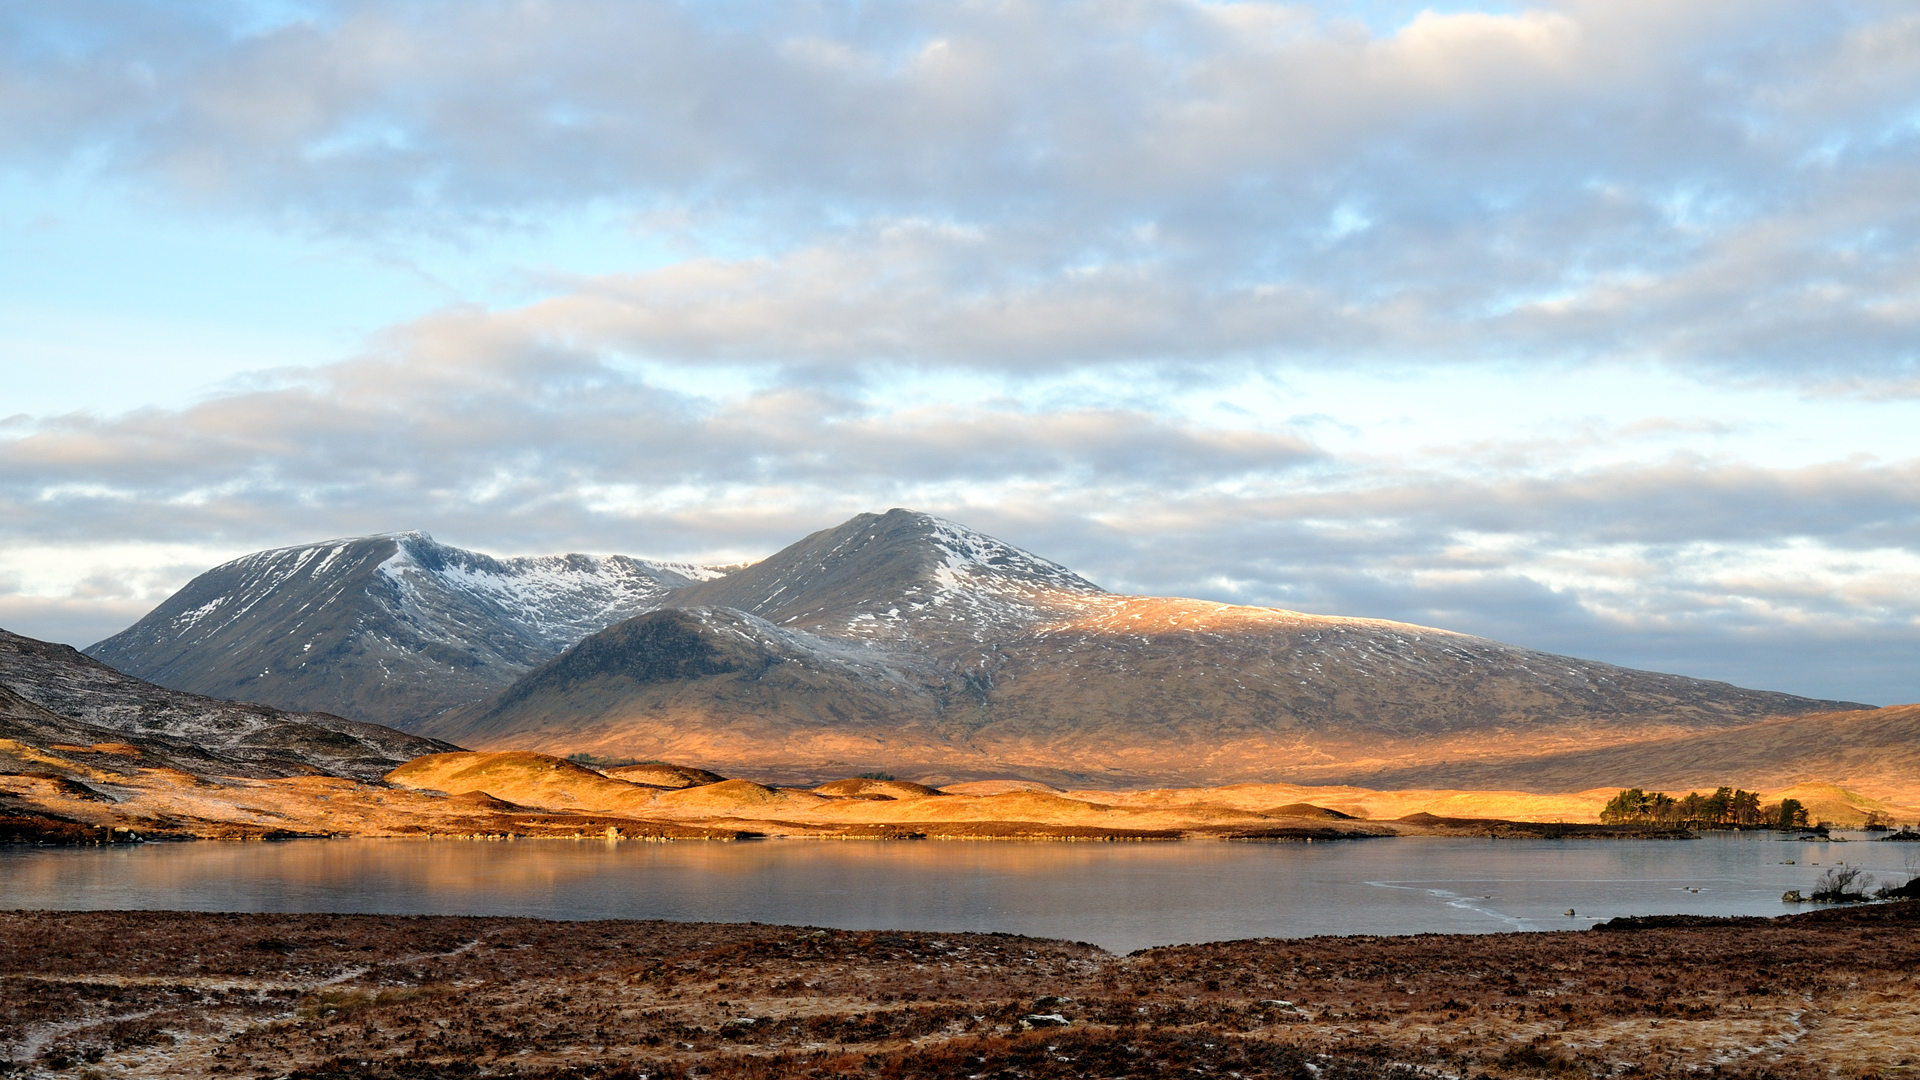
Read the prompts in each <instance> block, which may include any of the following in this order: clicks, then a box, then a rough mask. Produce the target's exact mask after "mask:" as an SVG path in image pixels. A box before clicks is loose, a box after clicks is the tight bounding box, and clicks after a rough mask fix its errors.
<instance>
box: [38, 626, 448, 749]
mask: <svg viewBox="0 0 1920 1080" xmlns="http://www.w3.org/2000/svg"><path fill="white" fill-rule="evenodd" d="M453 748H454V747H452V745H451V744H449V743H444V742H439V741H436V740H433V739H425V738H421V737H419V736H417V735H408V734H406V733H404V732H400V731H395V730H393V729H392V728H386V727H380V726H379V725H376V724H363V723H358V722H355V721H352V720H347V719H343V718H341V717H338V716H332V715H329V714H326V713H315V712H282V711H280V710H278V709H273V708H269V707H267V706H264V705H248V704H241V703H238V702H233V701H220V700H216V699H213V698H207V697H202V696H200V695H198V694H189V693H183V692H180V691H177V690H168V689H165V688H162V687H159V686H155V685H153V684H152V683H149V682H145V681H143V680H140V679H136V678H133V677H132V676H130V675H125V674H122V673H121V672H118V671H115V670H114V669H112V668H110V667H108V666H107V665H105V664H102V663H100V662H99V661H97V660H94V659H91V658H90V657H87V656H85V655H83V654H81V653H79V652H77V651H75V650H74V649H72V648H70V647H68V646H66V645H55V644H52V643H50V642H45V641H36V640H35V639H33V638H28V637H22V636H20V635H18V634H12V633H8V632H7V631H5V630H0V772H11V773H34V772H36V771H41V770H45V769H47V768H48V766H49V764H50V763H56V762H57V760H74V759H76V756H78V757H80V758H84V759H86V760H89V761H91V762H93V763H94V764H95V765H96V766H98V767H99V768H100V769H104V770H106V771H107V772H108V773H111V772H112V771H113V770H115V769H122V770H124V769H130V768H141V769H174V770H178V771H179V772H181V773H185V774H189V775H190V776H193V777H203V778H204V777H215V776H238V777H276V776H304V775H312V774H316V773H325V774H328V775H332V776H345V777H353V778H356V779H361V780H371V779H375V778H378V777H379V776H381V775H383V774H384V773H386V772H387V771H388V770H390V769H392V768H394V767H395V766H396V765H399V764H400V763H402V762H405V761H408V760H411V759H413V758H416V757H419V756H420V755H422V754H435V753H442V752H445V751H447V750H449V749H453Z"/></svg>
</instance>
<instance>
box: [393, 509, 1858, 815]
mask: <svg viewBox="0 0 1920 1080" xmlns="http://www.w3.org/2000/svg"><path fill="white" fill-rule="evenodd" d="M661 605H662V609H661V610H660V611H656V612H650V613H646V614H643V615H640V616H636V617H635V618H634V619H632V620H629V621H628V622H627V623H623V624H617V625H616V626H615V627H612V628H609V629H608V630H606V631H602V632H600V633H599V634H596V635H593V636H590V637H589V638H587V639H585V640H583V641H582V642H581V643H580V645H578V646H576V647H575V648H574V650H572V651H571V652H570V653H569V654H563V655H562V656H561V657H559V658H557V659H555V660H553V661H550V662H548V663H547V664H545V665H543V666H541V667H539V668H536V669H534V670H533V671H530V672H528V673H527V674H526V675H525V676H523V677H522V679H521V680H520V681H519V682H517V683H516V684H515V685H514V686H513V687H511V688H509V689H508V690H507V691H504V692H503V693H502V695H500V696H499V697H497V698H496V699H494V700H493V701H492V702H489V703H487V704H486V705H483V706H478V707H474V708H470V709H465V710H454V711H451V712H449V713H448V714H445V715H444V716H443V717H441V718H438V719H436V720H435V721H433V722H430V723H429V724H427V725H425V726H424V727H423V728H422V730H425V731H431V732H433V733H435V734H437V735H440V736H441V737H445V738H448V739H452V740H454V741H460V742H463V743H465V744H468V745H475V746H477V747H481V748H485V747H490V746H498V747H506V746H508V745H514V746H523V747H527V748H531V749H540V750H546V751H550V752H555V753H566V752H576V751H587V752H593V753H597V754H605V755H609V756H639V757H671V758H673V759H674V760H682V761H686V762H689V763H693V764H699V765H701V766H703V767H708V768H713V769H715V770H716V771H720V772H727V771H729V770H732V771H733V772H734V773H736V774H737V773H738V772H740V771H754V770H758V772H757V773H756V774H757V775H769V772H768V771H769V770H773V771H774V772H775V773H779V771H780V770H787V771H788V772H791V773H792V775H795V776H806V775H813V774H817V773H819V772H820V771H821V770H825V769H828V768H830V767H832V766H835V765H838V766H846V765H848V764H854V765H862V764H865V765H872V766H876V767H881V768H888V769H894V768H896V767H897V768H900V769H907V770H909V771H921V772H927V773H932V774H938V775H941V776H952V777H956V778H961V777H967V778H971V777H982V778H985V777H1000V776H1034V777H1039V776H1046V777H1048V778H1051V779H1060V778H1068V779H1072V780H1078V781H1094V780H1101V781H1116V782H1118V780H1119V779H1121V778H1134V779H1138V780H1139V781H1141V782H1156V783H1157V782H1173V781H1180V782H1188V783H1196V784H1200V783H1219V782H1230V781H1243V780H1244V781H1253V780H1270V781H1282V780H1284V781H1297V782H1325V781H1327V780H1330V779H1336V778H1339V777H1341V776H1343V775H1346V774H1350V773H1353V772H1358V771H1367V770H1372V771H1379V770H1385V769H1391V768H1395V767H1412V766H1414V765H1417V764H1420V763H1421V761H1422V760H1423V759H1427V758H1430V757H1431V756H1433V755H1440V756H1441V757H1443V758H1444V757H1452V758H1460V757H1468V758H1475V757H1484V756H1487V755H1489V754H1491V753H1493V752H1494V751H1495V750H1496V749H1497V748H1498V744H1500V743H1502V742H1513V743H1519V742H1524V743H1528V744H1530V745H1532V746H1533V747H1534V748H1535V749H1537V750H1541V751H1573V750H1578V749H1581V748H1590V747H1594V746H1598V745H1604V744H1607V743H1610V742H1620V741H1625V740H1628V739H1646V738H1659V737H1668V736H1677V735H1683V734H1690V733H1698V732H1702V731H1713V730H1723V729H1731V728H1735V727H1740V726H1743V725H1745V724H1750V723H1753V722H1755V721H1757V720H1762V719H1766V718H1770V717H1774V716H1785V715H1798V714H1801V713H1808V712H1815V711H1822V710H1834V709H1845V708H1858V707H1861V706H1859V705H1857V703H1851V702H1826V701H1818V700H1813V699H1807V698H1799V697H1796V696H1793V695H1786V694H1778V693H1772V692H1768V691H1755V690H1748V689H1745V688H1741V687H1735V686H1731V685H1730V684H1726V683H1718V682H1712V681H1707V680H1698V679H1689V678H1686V677H1683V676H1677V675H1668V674H1663V673H1658V672H1645V671H1637V670H1635V669H1630V668H1622V667H1619V666H1616V665H1611V664H1604V663H1600V662H1597V661H1588V660H1579V659H1575V658H1570V657H1562V656H1556V655H1553V654H1549V653H1543V652H1538V651H1535V650H1529V649H1524V648H1522V647H1519V646H1514V645H1507V644H1504V643H1500V642H1494V641H1489V640H1487V639H1483V638H1476V637H1472V636H1470V635H1465V634H1459V633H1456V632H1453V631H1447V630H1440V629H1436V628H1432V627H1421V626H1414V625H1411V624H1405V623H1395V622H1389V621H1385V620H1373V619H1353V618H1345V617H1340V616H1321V615H1309V614H1303V613H1299V612H1290V611H1285V610H1281V609H1272V608H1250V607H1241V606H1235V605H1227V604H1218V603H1211V602H1205V601H1196V600H1184V599H1178V598H1162V597H1129V596H1122V595H1118V594H1114V593H1109V592H1106V591H1104V590H1102V589H1100V588H1098V587H1097V586H1095V585H1093V584H1092V583H1091V582H1089V581H1087V580H1086V579H1085V578H1082V577H1080V576H1079V575H1077V574H1074V573H1073V572H1072V571H1070V570H1067V569H1066V568H1065V567H1062V566H1059V564H1056V563H1052V562H1049V561H1047V560H1045V559H1041V558H1039V557H1037V556H1032V555H1029V554H1027V553H1025V552H1020V551H1018V549H1014V548H1011V547H1010V546H1009V545H1005V544H1003V543H1001V542H1000V541H996V540H993V539H992V538H990V537H982V536H980V534H976V533H972V532H971V530H966V529H965V528H964V527H962V526H958V525H955V524H954V523H952V522H946V521H943V520H942V519H939V518H935V517H932V516H931V515H926V514H920V513H916V512H913V511H907V510H897V509H896V510H893V511H890V512H888V513H887V514H883V515H875V514H864V515H860V516H858V517H855V518H853V519H851V520H849V521H847V522H845V523H843V524H842V525H840V526H836V527H834V528H832V529H826V530H821V531H819V532H816V533H813V534H810V535H809V536H807V537H805V538H803V539H802V540H800V541H798V542H796V543H795V544H793V545H790V546H789V547H788V548H786V549H783V550H782V551H781V552H778V553H776V554H774V555H772V556H769V557H768V558H767V559H765V560H762V561H761V562H759V563H756V564H754V565H753V566H751V567H748V568H746V569H745V570H743V571H740V572H738V573H736V574H733V575H729V576H728V577H727V578H725V579H721V580H718V581H713V582H708V583H703V584H700V585H695V586H690V587H687V588H683V589H679V590H675V591H674V592H671V593H669V594H667V595H666V596H665V597H664V598H663V599H662V601H661ZM668 611H674V612H678V613H679V614H678V615H674V616H669V615H667V614H666V612H668ZM669 622H671V624H672V627H673V635H672V636H674V637H675V640H676V641H677V642H678V644H677V645H676V646H675V647H676V648H679V649H681V650H682V651H683V652H686V651H691V652H695V653H701V654H703V655H706V654H707V653H708V652H710V653H711V654H712V655H721V654H726V655H728V656H730V657H732V658H733V659H731V660H729V661H728V663H729V664H730V665H731V666H729V667H728V669H727V670H725V671H721V670H717V669H716V670H704V671H689V672H686V673H684V674H683V675H681V676H679V677H674V678H667V679H661V678H654V677H646V678H635V677H633V675H632V673H631V672H628V671H624V670H622V669H621V664H622V663H626V664H629V665H631V666H632V667H633V668H634V669H635V670H639V669H650V668H652V667H656V666H658V665H659V664H660V663H661V662H663V659H664V658H663V656H662V655H660V654H659V649H660V648H661V641H662V640H663V639H662V637H661V634H662V633H664V628H665V627H667V626H668V624H669ZM754 626H758V627H759V628H760V629H759V630H758V631H756V632H757V634H758V637H757V644H756V645H755V648H756V649H758V650H759V651H758V652H755V653H754V654H753V656H752V658H751V659H750V660H749V659H745V658H744V654H739V653H737V652H734V651H732V650H734V649H735V645H733V644H731V643H730V642H731V640H732V638H733V637H738V636H740V635H742V634H747V633H748V629H747V628H749V627H754ZM749 636H752V635H751V634H749ZM616 639H619V640H616ZM576 653H578V654H580V656H579V657H576V656H575V655H574V654H576ZM588 654H591V655H592V656H593V657H594V662H593V663H592V664H591V665H589V664H586V663H585V662H584V660H583V659H582V657H584V656H586V655H588ZM623 657H624V660H623V659H622V658H623ZM589 668H591V669H592V670H588V669H589ZM808 769H812V770H813V772H812V773H809V772H808V771H807V770H808ZM780 775H786V774H785V773H780Z"/></svg>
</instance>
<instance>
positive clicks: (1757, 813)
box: [1600, 787, 1807, 829]
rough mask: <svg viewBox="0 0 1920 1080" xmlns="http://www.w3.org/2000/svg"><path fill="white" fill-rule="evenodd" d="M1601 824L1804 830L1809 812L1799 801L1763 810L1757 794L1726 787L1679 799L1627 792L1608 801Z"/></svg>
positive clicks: (1659, 793)
mask: <svg viewBox="0 0 1920 1080" xmlns="http://www.w3.org/2000/svg"><path fill="white" fill-rule="evenodd" d="M1600 820H1601V821H1603V822H1605V823H1607V824H1608V825H1628V824H1642V823H1652V824H1657V825H1678V826H1685V827H1687V828H1689V829H1739V828H1761V827H1766V828H1774V829H1804V828H1806V827H1807V808H1806V807H1804V806H1802V805H1800V800H1799V799H1782V800H1780V801H1779V802H1777V803H1770V804H1768V805H1765V806H1762V805H1761V804H1760V795H1759V793H1758V792H1753V791H1745V790H1743V789H1741V788H1727V787H1723V788H1720V789H1718V790H1716V791H1715V792H1714V793H1713V794H1711V795H1702V794H1700V793H1699V792H1697V791H1690V792H1688V793H1687V794H1686V796H1685V797H1684V798H1679V799H1676V798H1674V797H1673V796H1671V795H1668V794H1667V793H1666V792H1664V791H1642V790H1640V789H1639V788H1627V789H1626V790H1625V791H1622V792H1621V793H1620V794H1618V795H1615V796H1614V797H1613V798H1612V799H1610V800H1608V802H1607V805H1606V806H1605V808H1603V809H1602V810H1601V811H1600Z"/></svg>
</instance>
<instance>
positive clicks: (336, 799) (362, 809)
mask: <svg viewBox="0 0 1920 1080" xmlns="http://www.w3.org/2000/svg"><path fill="white" fill-rule="evenodd" d="M85 757H86V755H82V754H79V753H74V754H73V755H72V756H63V755H54V754H50V753H44V752H42V753H39V755H38V759H44V760H38V759H37V760H36V761H35V763H34V768H35V770H36V771H33V772H21V773H12V774H0V828H4V829H5V830H7V831H6V833H5V838H8V839H14V840H22V839H24V840H33V839H36V838H40V839H47V840H54V841H64V842H85V841H88V840H89V839H90V838H93V837H95V836H96V835H97V834H98V830H100V829H111V828H115V827H118V828H123V829H134V830H136V831H138V832H141V833H143V834H148V835H173V836H200V837H216V838H246V837H258V836H323V835H349V836H409V835H424V834H434V835H455V836H506V835H519V836H549V837H552V836H558V837H565V836H603V835H606V834H607V833H608V830H614V831H615V832H616V833H617V834H618V835H619V836H621V837H623V838H630V839H641V838H645V839H674V838H688V839H692V838H719V839H728V838H733V837H737V836H740V835H743V834H760V835H782V836H846V837H876V838H878V837H897V836H952V837H966V838H991V837H1002V836H1007V837H1010V836H1019V837H1043V836H1057V837H1060V838H1068V839H1088V838H1094V837H1114V838H1121V837H1139V838H1153V839H1160V838H1169V837H1177V836H1182V835H1187V836H1265V837H1273V838H1286V837H1295V838H1302V839H1304V838H1306V837H1309V836H1311V837H1313V838H1316V839H1318V838H1322V837H1337V836H1355V837H1360V836H1390V835H1400V834H1407V833H1433V832H1460V831H1462V830H1465V831H1468V832H1472V831H1476V830H1478V831H1481V832H1489V831H1494V830H1498V829H1502V828H1505V826H1502V825H1499V824H1497V823H1498V822H1503V821H1505V822H1547V823H1567V824H1570V825H1587V824H1592V823H1594V822H1595V821H1596V820H1597V817H1598V813H1599V810H1600V807H1601V806H1602V805H1604V803H1605V802H1606V800H1607V799H1608V798H1609V797H1611V796H1612V795H1613V794H1614V792H1613V790H1612V789H1603V790H1596V791H1584V792H1575V793H1570V794H1563V795H1536V794H1530V793H1526V792H1518V791H1493V792H1470V791H1369V790H1367V789H1364V788H1355V787H1322V788H1316V787H1305V786H1300V785H1294V784H1235V785H1230V786H1227V787H1217V788H1162V789H1155V790H1148V791H1095V790H1087V791H1060V790H1057V789H1048V788H1046V787H1045V786H1044V785H1039V784H1034V783H1031V782H1026V781H989V782H975V783H963V784H955V785H952V786H950V787H948V788H947V789H945V790H935V789H933V788H930V787H927V786H924V785H921V784H917V783H912V782H908V781H898V780H893V781H888V780H869V779H859V778H855V779H848V780H839V781H834V782H831V783H828V784H823V785H820V786H819V787H818V788H816V789H814V790H811V791H809V790H801V789H796V788H784V787H780V788H776V787H768V786H766V785H763V784H757V783H753V782H752V781H748V780H741V779H734V780H720V781H717V782H711V783H705V784H699V785H694V786H688V787H679V788H667V787H654V786H649V785H645V784H637V783H632V782H629V781H628V780H626V779H623V778H621V777H620V776H614V775H607V774H606V773H602V772H599V771H596V770H594V769H589V768H586V767H583V766H581V765H578V764H576V763H574V762H570V761H565V760H563V759H560V758H556V757H551V756H549V755H545V754H536V753H531V752H526V751H514V752H501V753H449V754H434V755H430V756H427V757H423V758H419V759H416V760H414V761H412V762H409V763H408V764H406V765H404V766H402V767H401V768H399V769H396V770H394V771H393V772H392V773H390V774H389V775H388V777H387V781H386V783H384V784H368V783H362V782H359V781H355V780H349V779H344V778H340V777H328V776H304V777H291V778H286V779H266V780H258V779H241V778H232V777H212V778H209V777H195V776H190V775H188V774H185V773H180V772H176V771H174V770H169V769H155V768H146V767H142V766H139V765H137V764H125V763H123V764H121V765H119V766H116V768H115V769H114V770H107V771H102V770H101V769H98V768H95V767H92V766H90V765H88V764H86V763H85V762H84V761H81V760H75V759H84V758H85ZM651 768H656V769H660V770H671V769H673V768H674V767H673V766H653V767H651ZM622 771H624V770H622ZM1779 794H1786V795H1789V796H1792V797H1796V798H1799V799H1800V800H1801V801H1802V802H1803V803H1805V804H1807V805H1808V807H1809V808H1810V810H1811V811H1812V812H1813V814H1814V816H1815V818H1816V819H1825V820H1829V821H1835V822H1841V823H1847V822H1857V821H1859V820H1860V819H1861V818H1862V817H1863V816H1864V814H1865V811H1867V810H1870V809H1876V810H1881V811H1883V812H1891V814H1892V816H1894V817H1895V818H1896V819H1899V820H1912V819H1913V818H1914V817H1915V816H1920V815H1916V814H1915V813H1914V811H1913V810H1912V809H1911V808H1906V807H1900V806H1895V805H1891V804H1887V803H1884V802H1880V801H1877V800H1873V799H1869V798H1867V797H1865V796H1863V795H1860V794H1859V793H1856V792H1849V791H1846V790H1844V789H1841V788H1838V787H1835V786H1833V785H1799V786H1797V787H1794V788H1790V789H1787V790H1786V791H1785V792H1782V793H1779ZM1768 797H1769V798H1772V797H1777V795H1769V796H1768ZM1421 815H1430V818H1429V817H1422V816H1421ZM1431 818H1438V819H1446V820H1445V821H1444V822H1441V821H1435V820H1431ZM1462 822H1466V823H1465V824H1462ZM1475 822H1480V823H1479V824H1476V823H1475ZM1509 831H1510V830H1509Z"/></svg>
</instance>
